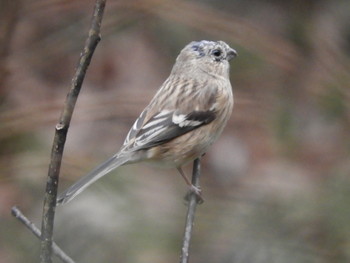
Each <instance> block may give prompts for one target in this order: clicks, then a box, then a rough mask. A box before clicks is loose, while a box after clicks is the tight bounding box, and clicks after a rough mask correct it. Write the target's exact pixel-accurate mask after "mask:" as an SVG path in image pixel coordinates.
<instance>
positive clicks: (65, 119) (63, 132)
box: [40, 0, 106, 263]
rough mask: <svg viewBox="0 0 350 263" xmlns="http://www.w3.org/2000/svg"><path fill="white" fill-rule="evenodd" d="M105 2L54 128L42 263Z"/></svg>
mask: <svg viewBox="0 0 350 263" xmlns="http://www.w3.org/2000/svg"><path fill="white" fill-rule="evenodd" d="M105 5H106V0H96V3H95V8H94V13H93V17H92V22H91V27H90V30H89V36H88V38H87V39H86V42H85V46H84V50H83V52H82V53H81V55H80V59H79V63H78V66H77V68H76V71H75V75H74V77H73V79H72V83H71V87H70V91H69V93H68V95H67V98H66V101H65V105H64V108H63V111H62V113H61V116H60V119H59V122H58V124H57V125H56V130H55V137H54V141H53V145H52V151H51V162H50V166H49V171H48V177H47V184H46V192H45V199H44V206H43V216H42V225H41V253H40V258H41V263H51V262H52V243H53V226H54V217H55V207H56V198H57V187H58V179H59V173H60V168H61V161H62V155H63V150H64V145H65V142H66V137H67V132H68V128H69V125H70V121H71V119H72V115H73V111H74V107H75V104H76V101H77V99H78V95H79V92H80V89H81V86H82V84H83V81H84V78H85V74H86V70H87V68H88V66H89V64H90V61H91V58H92V55H93V53H94V51H95V48H96V46H97V44H98V42H99V41H100V38H101V37H100V28H101V22H102V16H103V12H104V7H105Z"/></svg>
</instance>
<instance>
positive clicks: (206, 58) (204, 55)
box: [174, 40, 237, 77]
mask: <svg viewBox="0 0 350 263" xmlns="http://www.w3.org/2000/svg"><path fill="white" fill-rule="evenodd" d="M236 56H237V52H236V50H234V49H232V48H231V47H230V46H229V45H227V44H226V43H225V42H223V41H207V40H202V41H193V42H191V43H189V44H188V45H187V46H186V47H185V48H184V49H183V50H182V51H181V52H180V54H179V56H178V57H177V59H176V64H175V66H174V70H176V71H177V72H178V73H179V72H181V70H186V71H187V72H189V73H190V74H192V73H195V72H197V71H198V70H199V71H202V72H205V73H209V74H213V75H220V76H227V77H228V71H229V63H228V62H229V61H230V60H231V59H232V58H234V57H236Z"/></svg>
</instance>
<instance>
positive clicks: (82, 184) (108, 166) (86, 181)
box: [57, 155, 129, 204]
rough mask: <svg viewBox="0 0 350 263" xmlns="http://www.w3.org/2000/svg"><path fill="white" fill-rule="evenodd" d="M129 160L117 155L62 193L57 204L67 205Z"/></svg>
mask: <svg viewBox="0 0 350 263" xmlns="http://www.w3.org/2000/svg"><path fill="white" fill-rule="evenodd" d="M128 160H129V157H127V156H120V155H115V156H113V157H112V158H110V159H108V160H107V161H105V162H104V163H102V164H101V165H99V166H97V167H96V168H95V169H94V170H92V171H91V172H90V173H88V174H87V175H85V176H84V177H82V178H80V179H79V180H78V181H77V182H76V183H74V184H73V185H71V186H70V187H69V188H68V189H67V190H65V191H64V192H62V193H61V194H60V195H59V196H58V198H57V204H65V203H68V202H69V201H70V200H72V199H73V198H74V197H76V196H77V195H78V194H80V193H81V192H82V191H83V190H84V189H85V188H87V187H88V186H89V185H91V184H92V183H94V182H95V181H97V180H98V179H100V178H101V177H102V176H104V175H106V174H107V173H109V172H110V171H112V170H114V169H116V168H117V167H119V166H121V165H123V164H125V163H126V162H127V161H128Z"/></svg>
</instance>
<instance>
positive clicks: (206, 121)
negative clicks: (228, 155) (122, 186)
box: [57, 40, 237, 205]
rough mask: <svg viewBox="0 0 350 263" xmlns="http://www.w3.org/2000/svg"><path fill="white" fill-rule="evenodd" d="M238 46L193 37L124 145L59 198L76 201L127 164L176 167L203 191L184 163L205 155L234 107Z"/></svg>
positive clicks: (58, 202) (184, 176) (194, 190)
mask: <svg viewBox="0 0 350 263" xmlns="http://www.w3.org/2000/svg"><path fill="white" fill-rule="evenodd" d="M236 56H237V52H236V50H234V49H233V48H231V47H230V46H229V45H228V44H226V43H225V42H224V41H208V40H201V41H192V42H191V43H189V44H188V45H186V46H185V47H184V48H183V49H182V50H181V52H180V53H179V55H178V56H177V58H176V61H175V64H174V66H173V68H172V70H171V72H170V75H169V77H168V78H167V79H166V80H165V82H164V83H163V84H162V85H161V87H160V88H159V90H158V91H157V92H156V94H155V96H154V97H153V99H152V100H151V101H150V103H149V104H148V106H146V108H145V109H144V110H143V111H142V112H141V114H140V116H139V117H138V118H137V119H136V121H135V122H134V124H133V125H132V127H131V129H130V131H129V132H128V134H127V136H126V138H125V141H124V143H123V145H122V147H121V148H120V150H119V151H118V152H117V153H116V154H114V155H113V156H112V157H111V158H109V159H108V160H107V161H105V162H104V163H102V164H101V165H99V166H97V167H96V168H95V169H93V170H92V171H91V172H90V173H88V174H87V175H85V176H84V177H82V178H81V179H79V180H78V181H77V182H76V183H74V184H73V185H71V186H70V187H69V188H68V189H66V190H65V191H64V192H62V193H61V194H60V195H59V196H58V198H57V204H58V205H62V204H65V203H67V202H69V201H71V200H72V199H73V198H74V197H76V196H77V195H78V194H80V193H81V192H82V191H83V190H85V189H86V188H87V187H88V186H89V185H91V184H92V183H94V182H95V181H97V180H98V179H100V178H101V177H102V176H104V175H106V174H108V173H110V172H111V171H112V170H114V169H116V168H118V167H120V166H122V165H126V164H133V163H138V162H145V163H151V164H155V165H156V166H161V167H169V168H176V169H177V170H178V171H179V173H180V174H181V176H182V177H183V178H184V180H185V182H186V184H187V185H188V186H189V188H190V191H193V192H194V193H195V194H196V195H198V196H200V195H201V189H200V188H198V187H196V186H194V185H192V183H191V182H190V180H189V179H188V178H187V177H186V175H185V173H184V172H183V170H182V167H183V166H184V165H186V164H187V163H189V162H191V161H193V160H195V159H196V158H198V157H201V156H202V155H204V154H205V153H206V152H207V150H208V148H209V146H210V145H212V144H213V143H214V141H216V140H217V138H218V137H219V136H220V134H221V133H222V131H223V129H224V127H225V126H226V123H227V121H228V120H229V118H230V116H231V113H232V110H233V104H234V100H233V92H232V87H231V83H230V77H229V73H230V72H229V69H230V65H229V61H230V60H231V59H232V58H234V57H236Z"/></svg>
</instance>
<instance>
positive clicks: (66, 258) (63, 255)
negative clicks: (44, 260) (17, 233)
mask: <svg viewBox="0 0 350 263" xmlns="http://www.w3.org/2000/svg"><path fill="white" fill-rule="evenodd" d="M11 213H12V215H13V216H14V217H16V218H17V219H18V220H19V221H20V222H21V223H23V225H25V226H26V227H27V228H28V229H29V230H30V231H31V232H32V233H33V234H34V235H35V236H36V237H37V238H39V239H41V231H40V230H39V229H38V228H37V227H36V226H35V225H34V224H33V223H32V222H31V221H30V220H29V219H28V218H27V217H26V216H25V215H23V213H22V212H21V210H19V208H18V207H16V206H14V207H12V209H11ZM52 251H53V253H54V254H55V255H56V256H57V257H58V258H60V259H61V260H62V261H63V262H65V263H74V260H73V259H71V258H70V257H69V256H68V255H67V254H66V253H64V251H63V250H62V249H61V248H60V247H59V246H58V245H57V244H56V243H55V242H53V243H52Z"/></svg>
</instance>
